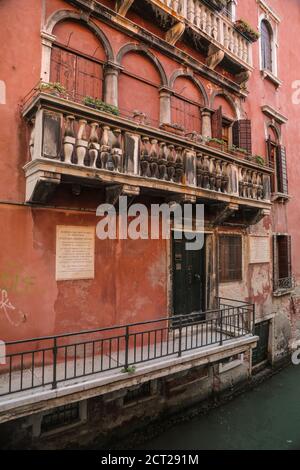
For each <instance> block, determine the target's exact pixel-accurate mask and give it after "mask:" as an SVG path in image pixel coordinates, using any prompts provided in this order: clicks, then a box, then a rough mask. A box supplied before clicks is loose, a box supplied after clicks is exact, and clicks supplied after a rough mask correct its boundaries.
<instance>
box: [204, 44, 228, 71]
mask: <svg viewBox="0 0 300 470" xmlns="http://www.w3.org/2000/svg"><path fill="white" fill-rule="evenodd" d="M224 56H225V52H224V51H222V50H221V49H218V48H217V47H216V46H214V45H213V44H211V45H210V46H209V49H208V57H207V59H206V65H207V67H209V68H210V69H211V70H215V68H216V67H217V65H219V63H220V62H222V60H223V59H224Z"/></svg>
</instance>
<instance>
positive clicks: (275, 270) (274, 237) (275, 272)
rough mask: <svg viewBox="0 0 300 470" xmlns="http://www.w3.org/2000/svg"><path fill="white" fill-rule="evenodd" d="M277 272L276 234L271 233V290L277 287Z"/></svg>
mask: <svg viewBox="0 0 300 470" xmlns="http://www.w3.org/2000/svg"><path fill="white" fill-rule="evenodd" d="M278 274H279V273H278V250H277V235H273V290H277V288H278V278H279V276H278Z"/></svg>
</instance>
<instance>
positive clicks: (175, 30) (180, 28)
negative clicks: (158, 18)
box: [165, 21, 185, 46]
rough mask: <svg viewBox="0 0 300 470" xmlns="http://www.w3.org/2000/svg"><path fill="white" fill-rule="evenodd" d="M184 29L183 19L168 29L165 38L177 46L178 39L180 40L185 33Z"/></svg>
mask: <svg viewBox="0 0 300 470" xmlns="http://www.w3.org/2000/svg"><path fill="white" fill-rule="evenodd" d="M184 31H185V23H183V22H182V21H179V22H178V23H176V24H175V25H174V26H172V28H171V29H169V31H167V33H166V38H165V39H166V41H167V42H168V43H169V44H170V45H171V46H175V44H176V43H177V41H179V39H180V38H181V36H182V35H183V33H184Z"/></svg>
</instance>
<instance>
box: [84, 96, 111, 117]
mask: <svg viewBox="0 0 300 470" xmlns="http://www.w3.org/2000/svg"><path fill="white" fill-rule="evenodd" d="M83 104H85V106H89V107H90V108H94V109H98V110H99V111H103V112H105V113H110V114H114V115H115V116H118V115H119V109H118V108H117V107H116V106H113V105H112V104H107V103H104V101H102V100H99V99H98V98H92V97H91V96H86V97H85V98H84V99H83Z"/></svg>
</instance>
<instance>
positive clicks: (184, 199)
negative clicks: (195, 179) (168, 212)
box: [166, 194, 197, 205]
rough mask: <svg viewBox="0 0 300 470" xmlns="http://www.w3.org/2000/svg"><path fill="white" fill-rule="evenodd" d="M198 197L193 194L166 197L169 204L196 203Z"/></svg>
mask: <svg viewBox="0 0 300 470" xmlns="http://www.w3.org/2000/svg"><path fill="white" fill-rule="evenodd" d="M196 201H197V198H196V196H193V195H192V194H174V195H172V196H167V197H166V202H167V203H168V204H170V205H171V204H172V203H176V204H196Z"/></svg>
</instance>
